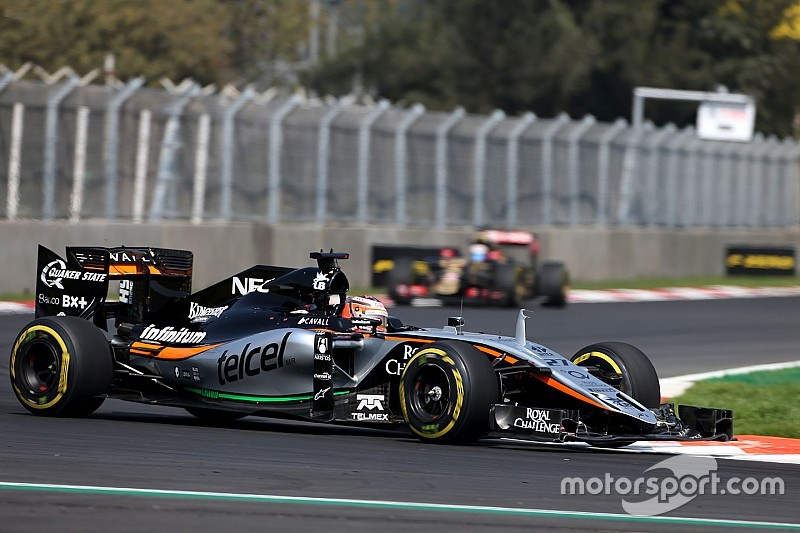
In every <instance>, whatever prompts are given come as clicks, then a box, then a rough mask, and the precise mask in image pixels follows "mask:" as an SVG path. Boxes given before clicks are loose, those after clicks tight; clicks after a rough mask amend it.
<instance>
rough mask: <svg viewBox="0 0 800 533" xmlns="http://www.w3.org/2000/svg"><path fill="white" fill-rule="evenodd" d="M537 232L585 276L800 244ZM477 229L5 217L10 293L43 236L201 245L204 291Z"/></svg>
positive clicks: (718, 236)
mask: <svg viewBox="0 0 800 533" xmlns="http://www.w3.org/2000/svg"><path fill="white" fill-rule="evenodd" d="M537 232H538V233H539V235H540V237H541V239H542V257H543V258H545V259H561V260H564V261H566V262H567V265H568V267H569V270H570V272H571V274H572V278H573V279H576V280H584V281H597V280H604V279H620V280H624V279H633V278H643V277H646V278H653V277H659V278H671V277H685V276H703V275H722V274H724V272H725V265H724V254H725V247H726V246H727V245H728V244H750V245H765V244H779V245H791V246H795V247H798V248H800V227H794V228H791V229H774V230H768V231H767V230H764V231H754V230H740V231H736V230H715V229H686V230H665V229H655V228H653V229H651V228H625V229H613V228H612V229H608V228H586V227H576V228H546V229H541V230H537ZM472 237H473V230H472V229H470V228H464V229H463V230H457V229H449V230H435V229H409V228H397V227H384V226H369V227H352V226H333V225H328V226H324V227H323V226H318V225H313V224H309V225H302V224H298V225H280V226H274V227H273V226H265V225H260V224H203V225H200V226H194V225H191V224H189V223H185V222H176V223H161V224H155V225H149V224H141V225H134V224H130V223H115V222H105V221H97V222H92V221H86V222H81V223H80V224H68V223H66V222H63V221H59V222H49V223H48V222H38V221H23V222H0V243H2V246H0V267H1V268H2V275H1V276H0V293H3V292H15V293H16V292H23V291H26V290H28V291H31V292H32V291H33V289H34V285H35V279H36V275H37V272H36V271H35V270H36V245H37V244H39V243H41V244H43V245H45V246H47V247H48V248H50V249H52V250H54V251H55V252H57V253H59V254H61V255H63V253H64V248H65V246H120V245H125V246H158V247H165V248H180V249H185V250H191V251H193V252H194V254H195V263H194V264H195V268H194V272H195V274H194V288H195V289H200V288H203V287H205V286H208V285H210V284H211V283H213V282H215V281H218V280H219V279H221V278H224V277H227V276H229V275H231V274H234V273H236V272H239V271H241V270H244V269H245V268H247V267H249V266H251V265H254V264H258V263H264V264H277V265H284V266H305V265H309V264H311V261H310V259H309V258H308V253H309V252H311V251H313V250H320V249H324V250H329V249H330V248H333V249H334V250H336V251H347V252H350V253H351V259H350V260H349V261H348V262H347V263H346V264H345V268H346V272H347V274H348V277H349V278H350V282H351V284H352V285H354V286H359V287H368V286H369V282H370V277H371V257H372V248H371V247H372V245H373V244H419V245H442V246H445V245H447V246H457V247H460V248H462V249H463V248H465V247H466V246H467V245H468V243H469V242H470V240H471V239H472Z"/></svg>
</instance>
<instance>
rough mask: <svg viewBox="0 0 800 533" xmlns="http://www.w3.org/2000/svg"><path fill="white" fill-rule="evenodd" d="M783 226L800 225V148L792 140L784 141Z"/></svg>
mask: <svg viewBox="0 0 800 533" xmlns="http://www.w3.org/2000/svg"><path fill="white" fill-rule="evenodd" d="M782 144H783V147H782V148H783V150H782V151H783V157H782V159H783V168H784V172H783V181H784V182H785V186H784V187H783V188H782V190H783V191H785V192H784V195H783V220H784V222H783V225H784V226H793V225H796V224H798V223H800V176H798V173H797V170H798V168H797V165H798V157H800V147H798V145H797V143H795V141H794V140H792V139H789V138H787V139H784V140H783V143H782Z"/></svg>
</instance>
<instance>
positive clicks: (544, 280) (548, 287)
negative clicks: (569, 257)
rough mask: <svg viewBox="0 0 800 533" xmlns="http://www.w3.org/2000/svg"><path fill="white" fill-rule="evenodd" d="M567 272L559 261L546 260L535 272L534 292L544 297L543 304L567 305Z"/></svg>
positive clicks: (552, 305) (553, 305)
mask: <svg viewBox="0 0 800 533" xmlns="http://www.w3.org/2000/svg"><path fill="white" fill-rule="evenodd" d="M568 290H569V272H567V267H566V266H565V265H564V263H562V262H560V261H547V262H545V263H543V264H542V266H541V267H539V271H538V272H537V274H536V294H537V295H539V296H543V297H544V301H543V305H545V306H548V307H564V306H565V305H567V292H568Z"/></svg>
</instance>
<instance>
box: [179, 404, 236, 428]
mask: <svg viewBox="0 0 800 533" xmlns="http://www.w3.org/2000/svg"><path fill="white" fill-rule="evenodd" d="M184 409H186V411H187V412H188V413H189V414H190V415H192V416H194V417H197V418H199V419H200V420H202V421H203V422H208V423H209V424H227V423H228V422H234V421H236V420H239V419H241V418H244V417H246V416H247V413H239V412H237V411H226V410H224V409H209V408H208V407H185V408H184Z"/></svg>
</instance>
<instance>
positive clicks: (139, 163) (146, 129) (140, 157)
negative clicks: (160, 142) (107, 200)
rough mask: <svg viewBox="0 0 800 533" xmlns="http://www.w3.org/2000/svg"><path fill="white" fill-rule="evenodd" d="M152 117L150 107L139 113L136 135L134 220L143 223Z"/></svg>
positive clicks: (136, 222)
mask: <svg viewBox="0 0 800 533" xmlns="http://www.w3.org/2000/svg"><path fill="white" fill-rule="evenodd" d="M150 119H151V112H150V110H149V109H143V110H142V112H141V113H139V131H138V132H137V136H136V168H135V170H134V177H133V205H132V211H133V222H134V223H135V224H141V223H142V221H143V220H144V192H145V185H146V184H147V164H148V159H149V158H150Z"/></svg>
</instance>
